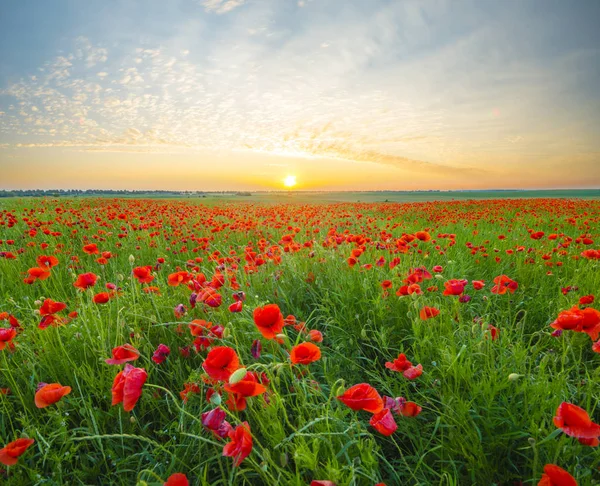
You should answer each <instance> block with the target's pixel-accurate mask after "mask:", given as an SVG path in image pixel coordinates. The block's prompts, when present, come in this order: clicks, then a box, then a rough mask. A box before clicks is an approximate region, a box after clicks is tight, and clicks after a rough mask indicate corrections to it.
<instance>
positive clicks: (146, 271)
mask: <svg viewBox="0 0 600 486" xmlns="http://www.w3.org/2000/svg"><path fill="white" fill-rule="evenodd" d="M133 276H134V277H135V278H136V279H137V281H138V282H139V283H150V282H152V280H154V275H152V267H151V266H150V265H146V266H145V267H135V268H134V269H133Z"/></svg>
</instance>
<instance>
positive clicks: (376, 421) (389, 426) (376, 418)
mask: <svg viewBox="0 0 600 486" xmlns="http://www.w3.org/2000/svg"><path fill="white" fill-rule="evenodd" d="M369 424H371V425H372V426H373V427H375V429H376V430H377V432H379V433H380V434H382V435H386V436H387V435H392V434H393V433H394V432H396V429H398V425H397V424H396V421H395V420H394V416H393V415H392V413H391V412H390V409H389V408H384V409H382V410H380V411H379V412H377V413H376V414H374V415H373V416H372V417H371V420H369Z"/></svg>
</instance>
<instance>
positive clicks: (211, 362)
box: [202, 346, 240, 381]
mask: <svg viewBox="0 0 600 486" xmlns="http://www.w3.org/2000/svg"><path fill="white" fill-rule="evenodd" d="M239 367H240V360H239V358H238V355H237V353H236V352H235V350H234V349H233V348H230V347H229V346H216V347H214V348H212V349H211V350H210V351H209V352H208V354H207V355H206V359H205V360H204V363H202V368H204V371H206V373H207V374H208V376H210V377H211V378H213V379H215V380H223V381H224V380H228V379H229V377H230V376H231V374H232V373H233V372H234V371H235V370H237V369H238V368H239Z"/></svg>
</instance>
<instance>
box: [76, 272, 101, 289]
mask: <svg viewBox="0 0 600 486" xmlns="http://www.w3.org/2000/svg"><path fill="white" fill-rule="evenodd" d="M97 280H98V276H97V275H95V274H93V273H82V274H81V275H78V276H77V280H75V283H74V284H73V286H74V287H77V288H78V289H80V290H86V289H89V288H90V287H93V286H94V285H96V281H97Z"/></svg>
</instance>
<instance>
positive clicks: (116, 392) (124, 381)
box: [112, 363, 148, 412]
mask: <svg viewBox="0 0 600 486" xmlns="http://www.w3.org/2000/svg"><path fill="white" fill-rule="evenodd" d="M147 378H148V373H146V370H145V369H144V368H134V367H133V366H131V365H130V364H129V363H128V364H126V365H125V369H124V370H123V371H121V372H119V373H118V374H117V376H115V380H114V382H113V386H112V405H117V404H119V403H121V402H122V403H123V410H125V411H126V412H131V411H132V410H133V408H134V407H135V404H136V403H137V401H138V400H139V399H140V397H141V396H142V387H143V386H144V383H146V379H147Z"/></svg>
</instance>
